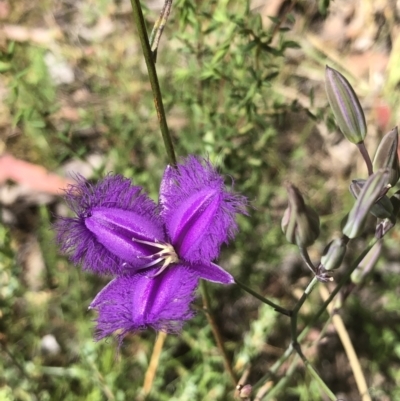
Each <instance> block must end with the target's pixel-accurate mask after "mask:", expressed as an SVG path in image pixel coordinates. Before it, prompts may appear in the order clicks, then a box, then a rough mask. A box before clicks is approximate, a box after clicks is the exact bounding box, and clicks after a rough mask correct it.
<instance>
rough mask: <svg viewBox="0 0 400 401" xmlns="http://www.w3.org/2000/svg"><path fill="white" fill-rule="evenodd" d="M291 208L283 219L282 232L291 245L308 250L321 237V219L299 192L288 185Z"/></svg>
mask: <svg viewBox="0 0 400 401" xmlns="http://www.w3.org/2000/svg"><path fill="white" fill-rule="evenodd" d="M287 191H288V198H289V206H288V208H287V209H286V210H285V213H284V215H283V218H282V223H281V226H282V231H283V232H284V233H285V235H286V239H287V240H288V242H290V243H291V244H296V245H297V246H299V247H301V248H306V247H308V246H310V245H312V244H313V243H314V241H315V240H316V239H317V238H318V236H319V217H318V214H317V213H316V212H315V210H314V209H312V208H311V207H309V206H307V205H306V204H305V202H304V199H303V197H302V196H301V194H300V192H299V190H298V189H297V188H296V187H295V186H294V185H291V184H290V185H288V187H287Z"/></svg>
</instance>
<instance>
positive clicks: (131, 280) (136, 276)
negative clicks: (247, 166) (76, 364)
mask: <svg viewBox="0 0 400 401" xmlns="http://www.w3.org/2000/svg"><path fill="white" fill-rule="evenodd" d="M65 198H66V201H67V203H68V205H69V207H70V208H71V209H72V210H73V212H75V214H76V217H74V218H68V217H67V218H60V219H59V221H58V222H57V223H56V230H57V241H58V243H59V244H60V248H61V250H62V251H63V252H65V253H68V254H69V255H70V260H71V261H72V262H73V263H75V264H82V266H83V269H85V270H90V271H92V272H94V273H97V274H111V275H114V276H116V277H115V278H114V280H113V281H111V282H110V283H109V284H108V285H107V286H106V287H105V288H104V289H103V290H102V291H101V292H100V293H99V294H98V295H97V296H96V298H95V299H94V301H93V302H92V303H91V305H90V308H94V309H96V310H98V312H99V316H98V319H97V338H98V339H100V338H102V337H105V336H107V335H110V334H112V333H113V332H114V331H116V330H118V331H119V334H118V335H119V337H120V339H121V338H123V336H124V335H125V334H126V333H127V332H129V331H138V330H142V329H144V328H147V327H152V328H154V329H156V330H164V331H168V332H174V331H178V330H179V329H180V328H181V326H182V324H183V322H184V321H185V320H187V319H189V318H191V317H192V316H193V312H192V311H191V309H190V303H191V302H192V300H193V297H194V291H195V289H196V287H197V284H198V279H199V278H202V279H205V280H209V281H213V282H216V283H222V284H230V283H233V281H234V280H233V277H232V276H231V275H230V274H229V273H228V272H226V271H225V270H223V269H222V268H221V267H220V266H218V265H216V264H214V263H212V261H213V260H214V259H216V258H217V257H218V255H219V253H220V248H221V245H222V244H223V243H227V242H228V241H229V240H230V239H233V237H234V236H235V234H236V232H237V229H238V227H237V224H236V220H235V217H236V216H235V215H236V214H237V213H242V214H246V204H247V200H246V198H245V197H243V196H241V195H237V194H234V193H232V192H229V191H227V190H226V188H225V186H224V183H223V178H222V177H221V176H220V175H219V174H218V172H217V171H216V170H215V168H214V167H213V166H212V165H211V164H210V162H208V161H206V160H202V159H199V158H196V157H194V156H190V157H188V158H187V159H186V160H184V162H183V163H182V164H178V165H177V166H176V167H171V166H168V167H167V169H166V170H165V173H164V176H163V179H162V183H161V188H160V196H159V203H158V205H157V204H155V203H154V202H153V201H152V200H151V199H150V198H149V197H148V196H147V195H146V194H144V193H143V192H142V188H141V187H138V186H133V185H132V184H131V181H130V180H129V179H127V178H124V177H122V176H120V175H109V176H107V177H106V178H104V179H103V180H102V181H100V182H98V183H97V184H95V185H92V184H90V183H89V182H87V181H86V180H85V179H83V178H81V177H80V178H78V182H77V184H76V185H71V186H70V187H69V188H68V189H67V191H66V196H65Z"/></svg>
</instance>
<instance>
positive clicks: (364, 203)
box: [343, 169, 389, 238]
mask: <svg viewBox="0 0 400 401" xmlns="http://www.w3.org/2000/svg"><path fill="white" fill-rule="evenodd" d="M388 178H389V170H388V169H381V170H378V171H377V172H376V173H374V174H372V175H370V176H369V177H368V180H367V181H366V182H365V184H364V186H363V187H362V190H361V192H360V194H359V195H358V198H357V200H356V202H355V204H354V206H353V208H352V209H351V211H350V213H349V215H348V218H347V222H346V224H345V226H344V228H343V234H344V235H346V236H347V237H349V238H356V237H358V236H359V235H361V234H362V232H363V230H364V225H365V221H366V219H367V216H368V213H369V212H370V211H371V208H372V205H373V204H374V203H375V202H376V201H377V199H379V197H380V196H382V193H383V191H384V188H385V187H386V185H387V182H388Z"/></svg>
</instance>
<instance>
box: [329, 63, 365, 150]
mask: <svg viewBox="0 0 400 401" xmlns="http://www.w3.org/2000/svg"><path fill="white" fill-rule="evenodd" d="M325 86H326V93H327V95H328V100H329V104H330V106H331V109H332V112H333V115H334V116H335V119H336V123H337V125H338V126H339V128H340V130H341V131H342V132H343V135H344V136H345V137H346V138H347V139H348V140H349V141H350V142H352V143H355V144H357V143H360V142H362V141H363V140H364V138H365V135H366V134H367V125H366V123H365V117H364V112H363V110H362V108H361V105H360V102H359V100H358V98H357V95H356V94H355V92H354V90H353V88H352V87H351V85H350V83H349V81H347V79H346V78H345V77H344V76H343V75H342V74H340V73H339V72H338V71H336V70H334V69H333V68H330V67H328V66H326V69H325Z"/></svg>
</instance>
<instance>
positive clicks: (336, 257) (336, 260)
mask: <svg viewBox="0 0 400 401" xmlns="http://www.w3.org/2000/svg"><path fill="white" fill-rule="evenodd" d="M346 250H347V242H346V241H345V240H344V239H343V238H336V239H334V240H333V241H331V242H330V243H329V244H328V245H327V246H326V248H325V250H324V254H323V255H322V257H321V265H322V266H321V267H322V268H323V269H324V270H326V271H329V270H334V269H337V268H338V267H340V265H341V264H342V262H343V259H344V256H345V255H346Z"/></svg>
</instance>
